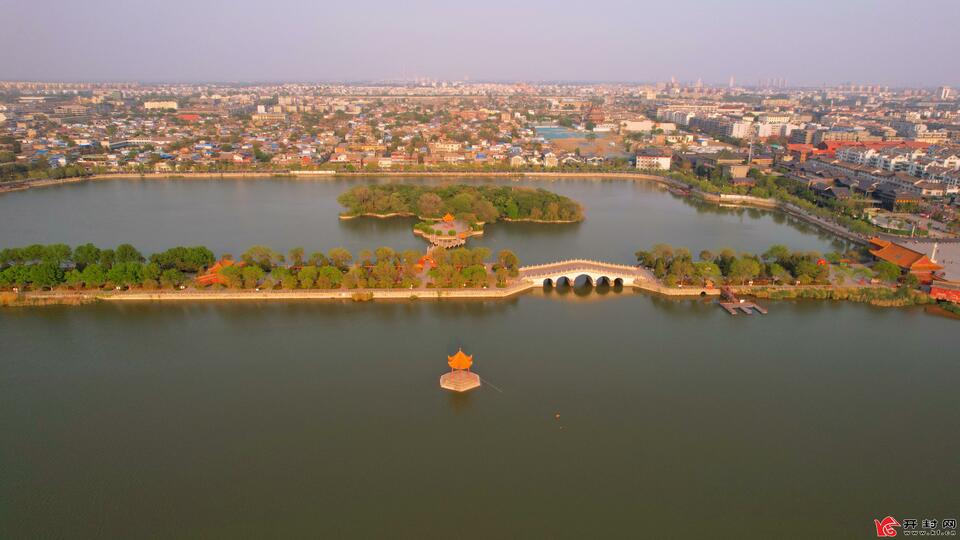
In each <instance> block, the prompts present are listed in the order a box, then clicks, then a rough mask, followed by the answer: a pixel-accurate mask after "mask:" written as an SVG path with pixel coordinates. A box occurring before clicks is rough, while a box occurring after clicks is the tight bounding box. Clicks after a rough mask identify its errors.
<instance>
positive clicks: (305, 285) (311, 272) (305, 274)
mask: <svg viewBox="0 0 960 540" xmlns="http://www.w3.org/2000/svg"><path fill="white" fill-rule="evenodd" d="M317 272H318V270H317V267H316V266H304V267H303V268H301V269H300V272H298V273H297V280H298V281H299V282H300V288H301V289H312V288H313V287H314V286H316V284H317Z"/></svg>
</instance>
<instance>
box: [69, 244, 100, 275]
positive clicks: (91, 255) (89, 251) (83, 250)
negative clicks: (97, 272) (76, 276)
mask: <svg viewBox="0 0 960 540" xmlns="http://www.w3.org/2000/svg"><path fill="white" fill-rule="evenodd" d="M99 260H100V248H98V247H97V246H95V245H93V244H90V243H87V244H83V245H80V246H77V248H76V249H74V250H73V263H74V264H75V265H76V266H77V269H78V270H80V271H83V269H84V268H86V267H87V265H90V264H93V263H96V262H98V261H99Z"/></svg>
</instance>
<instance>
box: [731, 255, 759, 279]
mask: <svg viewBox="0 0 960 540" xmlns="http://www.w3.org/2000/svg"><path fill="white" fill-rule="evenodd" d="M758 275H760V263H758V262H757V261H756V260H754V259H751V258H748V257H741V258H737V259H734V260H733V262H732V263H730V273H729V274H728V277H729V278H730V279H732V280H734V281H739V282H740V284H741V285H743V284H744V283H746V282H747V281H749V280H752V279H754V278H755V277H757V276H758Z"/></svg>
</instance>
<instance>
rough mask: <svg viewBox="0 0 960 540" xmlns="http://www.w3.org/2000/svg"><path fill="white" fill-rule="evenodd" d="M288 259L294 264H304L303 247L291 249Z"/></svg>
mask: <svg viewBox="0 0 960 540" xmlns="http://www.w3.org/2000/svg"><path fill="white" fill-rule="evenodd" d="M287 260H289V261H290V264H292V265H293V266H303V248H302V247H295V248H293V249H291V250H290V253H288V254H287Z"/></svg>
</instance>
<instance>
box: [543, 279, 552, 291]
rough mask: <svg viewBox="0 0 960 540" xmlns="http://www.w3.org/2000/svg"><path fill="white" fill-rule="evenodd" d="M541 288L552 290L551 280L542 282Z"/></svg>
mask: <svg viewBox="0 0 960 540" xmlns="http://www.w3.org/2000/svg"><path fill="white" fill-rule="evenodd" d="M543 286H544V288H547V289H551V288H553V280H552V279H550V278H547V279H545V280H543Z"/></svg>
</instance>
